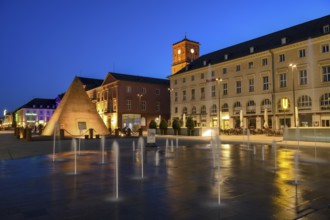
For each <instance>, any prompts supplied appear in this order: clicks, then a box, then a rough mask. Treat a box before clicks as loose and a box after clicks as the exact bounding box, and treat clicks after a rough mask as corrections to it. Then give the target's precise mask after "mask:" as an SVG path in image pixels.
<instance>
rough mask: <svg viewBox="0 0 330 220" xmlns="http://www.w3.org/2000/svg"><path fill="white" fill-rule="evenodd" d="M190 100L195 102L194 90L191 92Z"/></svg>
mask: <svg viewBox="0 0 330 220" xmlns="http://www.w3.org/2000/svg"><path fill="white" fill-rule="evenodd" d="M191 100H195V89H192V90H191Z"/></svg>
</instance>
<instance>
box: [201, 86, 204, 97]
mask: <svg viewBox="0 0 330 220" xmlns="http://www.w3.org/2000/svg"><path fill="white" fill-rule="evenodd" d="M201 99H205V88H204V87H203V88H201Z"/></svg>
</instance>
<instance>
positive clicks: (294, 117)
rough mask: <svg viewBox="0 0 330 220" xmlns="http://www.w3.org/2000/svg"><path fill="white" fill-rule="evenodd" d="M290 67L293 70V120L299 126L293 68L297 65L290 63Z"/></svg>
mask: <svg viewBox="0 0 330 220" xmlns="http://www.w3.org/2000/svg"><path fill="white" fill-rule="evenodd" d="M289 67H291V72H292V98H293V121H294V126H295V127H297V119H296V94H295V88H294V74H293V69H294V68H296V67H297V65H296V64H293V63H290V65H289Z"/></svg>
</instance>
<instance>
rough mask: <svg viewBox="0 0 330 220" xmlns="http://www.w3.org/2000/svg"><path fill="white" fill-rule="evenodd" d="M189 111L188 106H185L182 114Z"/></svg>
mask: <svg viewBox="0 0 330 220" xmlns="http://www.w3.org/2000/svg"><path fill="white" fill-rule="evenodd" d="M187 112H188V109H187V107H184V108H183V109H182V114H185V115H186V114H187Z"/></svg>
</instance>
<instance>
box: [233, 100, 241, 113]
mask: <svg viewBox="0 0 330 220" xmlns="http://www.w3.org/2000/svg"><path fill="white" fill-rule="evenodd" d="M241 108H242V106H241V103H240V102H235V103H234V114H236V115H238V114H239V112H240V110H241Z"/></svg>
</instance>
